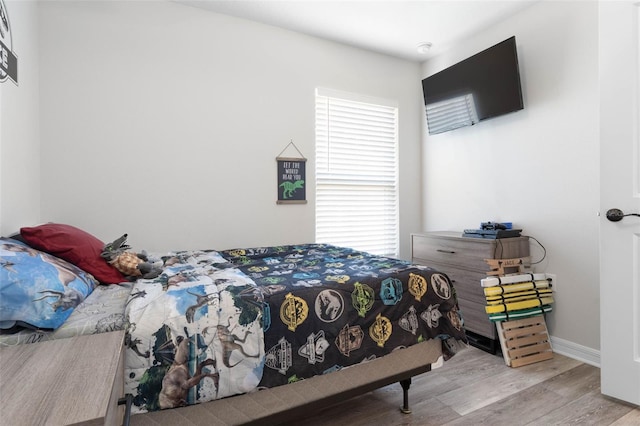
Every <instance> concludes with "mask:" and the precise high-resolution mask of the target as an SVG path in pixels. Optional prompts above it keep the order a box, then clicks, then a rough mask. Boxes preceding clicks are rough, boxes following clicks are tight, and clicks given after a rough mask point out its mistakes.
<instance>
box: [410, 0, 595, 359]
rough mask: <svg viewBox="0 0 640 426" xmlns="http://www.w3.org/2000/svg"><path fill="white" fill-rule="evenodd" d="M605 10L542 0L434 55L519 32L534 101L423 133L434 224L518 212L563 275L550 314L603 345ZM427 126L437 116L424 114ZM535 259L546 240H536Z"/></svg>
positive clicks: (445, 58) (430, 66) (567, 331)
mask: <svg viewBox="0 0 640 426" xmlns="http://www.w3.org/2000/svg"><path fill="white" fill-rule="evenodd" d="M597 28H598V9H597V3H596V2H539V3H537V4H535V5H534V6H532V7H530V8H528V9H525V10H524V11H523V12H521V13H520V14H518V15H516V16H515V17H513V18H511V19H509V20H507V21H506V22H503V23H502V24H499V25H496V26H494V27H492V28H491V29H489V30H487V31H485V32H483V33H482V34H479V35H476V36H475V37H473V38H472V39H470V40H467V42H465V43H463V44H461V45H460V46H459V47H457V48H456V49H454V50H453V51H451V52H448V53H447V54H445V55H441V56H439V57H438V58H435V59H433V60H430V61H428V62H427V63H426V64H424V67H423V77H426V76H428V75H431V74H433V73H435V72H437V71H440V70H441V69H443V68H445V67H447V66H449V65H452V64H453V63H455V62H458V61H460V60H462V59H464V58H466V57H468V56H470V55H472V54H474V53H476V52H479V51H480V50H483V49H485V48H487V47H489V46H491V45H493V44H495V43H497V42H500V41H502V40H504V39H506V38H508V37H510V36H512V35H515V36H516V42H517V48H518V56H519V61H520V72H521V78H522V87H523V91H524V104H525V108H524V110H522V111H519V112H515V113H512V114H510V115H507V116H503V117H500V118H496V119H494V120H489V121H486V122H482V123H480V124H478V125H476V126H472V127H467V128H463V129H458V130H455V131H452V132H448V133H444V134H441V135H435V136H424V140H423V171H424V175H423V179H424V198H423V203H424V206H423V211H424V213H423V221H424V228H425V230H462V229H464V228H477V227H478V226H479V224H480V222H482V221H489V220H491V221H510V222H514V224H515V225H517V226H518V227H521V228H522V229H523V231H524V232H523V233H524V234H526V235H530V236H533V237H535V238H537V239H538V240H539V241H540V242H541V243H542V244H543V245H544V246H545V247H546V249H547V258H546V260H545V261H544V262H543V263H541V264H539V265H537V266H536V271H540V272H549V273H554V274H557V286H556V289H555V290H556V295H555V297H556V303H555V305H554V312H553V313H551V314H550V315H548V317H547V325H548V326H549V328H550V332H551V334H552V335H553V336H554V337H558V338H561V339H566V340H569V341H571V342H574V343H576V344H578V345H583V346H585V347H587V348H592V349H598V348H599V280H598V274H599V267H598V261H599V260H598V259H599V258H598V232H599V231H598V230H599V228H598V223H599V219H598V216H597V213H598V209H599V139H598V51H597V48H598V31H597ZM423 126H424V134H426V120H423ZM532 254H533V259H534V261H535V260H537V259H540V258H541V251H540V250H539V249H537V247H536V245H535V244H533V245H532Z"/></svg>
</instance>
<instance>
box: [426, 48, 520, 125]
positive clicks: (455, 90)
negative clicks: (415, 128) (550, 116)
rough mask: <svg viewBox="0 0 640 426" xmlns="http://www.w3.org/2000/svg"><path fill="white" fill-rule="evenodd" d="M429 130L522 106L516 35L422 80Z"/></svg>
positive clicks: (517, 108) (516, 109)
mask: <svg viewBox="0 0 640 426" xmlns="http://www.w3.org/2000/svg"><path fill="white" fill-rule="evenodd" d="M422 91H423V94H424V103H425V107H426V110H427V125H428V127H429V134H430V135H434V134H438V133H443V132H447V131H449V130H454V129H457V128H460V127H464V126H471V125H474V124H476V123H479V122H480V121H483V120H487V119H489V118H494V117H497V116H500V115H504V114H508V113H510V112H514V111H518V110H521V109H523V108H524V103H523V101H522V87H521V85H520V71H519V69H518V53H517V51H516V37H515V36H513V37H510V38H508V39H506V40H504V41H503V42H500V43H498V44H496V45H495V46H491V47H490V48H488V49H486V50H483V51H482V52H480V53H477V54H475V55H473V56H471V57H469V58H467V59H465V60H463V61H461V62H458V63H457V64H455V65H452V66H450V67H449V68H446V69H444V70H442V71H440V72H438V73H436V74H433V75H431V76H429V77H427V78H425V79H424V80H422Z"/></svg>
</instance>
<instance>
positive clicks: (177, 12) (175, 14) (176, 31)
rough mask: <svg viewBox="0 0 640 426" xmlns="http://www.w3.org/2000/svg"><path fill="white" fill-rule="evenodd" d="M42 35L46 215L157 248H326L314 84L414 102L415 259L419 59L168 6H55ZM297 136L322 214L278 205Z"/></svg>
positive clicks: (410, 164)
mask: <svg viewBox="0 0 640 426" xmlns="http://www.w3.org/2000/svg"><path fill="white" fill-rule="evenodd" d="M39 29H40V52H41V56H40V78H41V80H40V83H41V98H40V99H41V111H42V115H41V128H42V158H43V164H42V220H43V221H60V222H66V223H72V224H75V225H77V226H79V227H82V228H84V229H87V230H89V231H90V232H92V233H94V234H95V235H97V236H98V237H100V238H102V239H103V240H107V239H111V238H115V237H117V236H119V235H121V234H122V233H124V232H127V233H129V236H130V237H129V242H130V243H131V244H132V245H133V247H134V248H135V249H143V248H144V249H147V250H152V251H156V250H167V249H181V248H198V247H202V248H220V249H223V248H231V247H237V246H255V245H274V244H284V243H300V242H311V241H313V240H314V199H313V192H314V184H315V183H314V180H313V170H314V165H315V162H314V90H315V88H316V87H327V88H332V89H338V90H344V91H349V92H354V93H359V94H364V95H370V96H375V97H380V98H388V99H394V100H397V101H398V102H399V109H400V173H401V176H400V187H401V193H400V197H401V209H400V212H401V213H400V215H401V217H400V222H401V244H402V252H401V255H402V257H405V258H406V257H408V256H409V234H410V233H411V232H416V231H419V230H420V223H421V211H420V209H421V203H420V197H421V187H420V185H421V181H420V167H421V164H420V152H421V151H420V150H421V117H422V116H421V113H420V105H421V103H422V99H421V97H422V93H421V88H420V87H421V86H420V66H419V65H418V64H415V63H410V62H407V61H402V60H398V59H394V58H390V57H387V56H384V55H379V54H374V53H370V52H366V51H363V50H359V49H354V48H350V47H346V46H342V45H339V44H335V43H331V42H327V41H322V40H319V39H316V38H312V37H308V36H304V35H301V34H297V33H293V32H289V31H284V30H281V29H277V28H274V27H269V26H266V25H262V24H257V23H254V22H250V21H246V20H241V19H237V18H232V17H228V16H223V15H218V14H214V13H210V12H205V11H203V10H200V9H196V8H191V7H188V6H184V5H180V4H174V3H171V2H164V1H163V2H159V1H154V2H126V3H125V2H43V3H41V4H40V27H39ZM290 140H293V141H294V143H295V144H296V146H297V147H298V148H299V149H300V151H302V153H303V154H304V155H305V156H306V157H307V158H308V159H309V161H308V162H307V181H308V187H307V199H308V201H309V202H308V204H306V205H284V206H283V205H276V199H277V192H276V189H277V182H276V161H275V157H276V156H278V154H279V153H280V152H281V151H282V150H283V149H284V148H285V146H286V145H287V144H288V143H289V142H290ZM286 154H295V151H290V150H289V151H287V152H286Z"/></svg>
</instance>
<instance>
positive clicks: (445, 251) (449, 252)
mask: <svg viewBox="0 0 640 426" xmlns="http://www.w3.org/2000/svg"><path fill="white" fill-rule="evenodd" d="M436 251H438V252H440V253H448V254H454V253H455V251H452V250H442V249H436Z"/></svg>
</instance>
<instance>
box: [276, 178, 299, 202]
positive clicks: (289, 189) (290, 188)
mask: <svg viewBox="0 0 640 426" xmlns="http://www.w3.org/2000/svg"><path fill="white" fill-rule="evenodd" d="M280 186H281V187H282V188H283V191H282V198H284V199H287V198H290V197H292V196H293V193H294V192H295V191H296V189H300V188H303V187H304V181H303V180H296V181H293V182H282V183H281V184H280Z"/></svg>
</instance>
